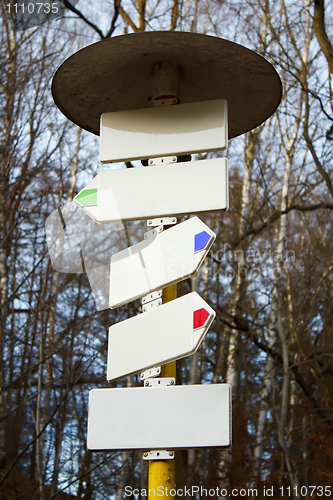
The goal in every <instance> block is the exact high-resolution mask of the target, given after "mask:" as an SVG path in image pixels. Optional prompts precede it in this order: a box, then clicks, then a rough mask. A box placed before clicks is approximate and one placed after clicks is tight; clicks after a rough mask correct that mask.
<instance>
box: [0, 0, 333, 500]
mask: <svg viewBox="0 0 333 500" xmlns="http://www.w3.org/2000/svg"><path fill="white" fill-rule="evenodd" d="M8 1H9V0H2V3H1V10H2V16H1V20H0V37H1V42H0V65H1V66H0V67H1V73H0V95H1V100H0V113H1V130H0V141H1V142H0V155H1V158H0V165H1V175H0V192H1V204H0V219H1V221H0V284H1V295H0V302H1V317H0V356H1V363H0V389H1V392H0V398H1V399H0V472H1V474H0V485H1V487H0V495H1V498H21V497H22V496H23V495H24V494H25V495H26V497H24V496H23V498H32V497H34V498H41V499H44V498H48V499H50V498H53V497H57V496H58V497H60V498H61V497H62V495H63V494H64V493H66V494H68V495H74V496H75V497H77V498H86V499H91V500H92V499H94V500H95V499H96V500H97V499H98V500H99V499H101V498H115V499H116V500H120V499H121V498H123V497H124V488H125V486H126V485H130V486H132V487H133V488H134V487H135V488H141V487H146V485H147V470H146V463H145V462H143V461H142V459H141V457H140V453H139V452H136V451H134V452H123V453H120V452H117V453H90V452H89V451H87V450H86V427H87V399H88V393H89V390H90V389H92V388H95V387H107V386H108V383H107V382H106V364H107V363H106V355H107V332H108V328H109V326H110V325H112V324H114V323H115V322H118V321H120V320H123V319H126V318H128V317H131V316H134V315H135V314H137V313H138V312H139V310H140V304H139V302H138V301H137V302H133V303H130V304H128V305H126V306H123V307H120V308H118V309H115V310H112V311H111V310H109V309H103V310H98V308H97V307H96V304H95V301H94V296H93V294H92V291H91V288H90V285H89V280H88V277H87V274H86V273H84V272H76V273H59V272H57V271H55V270H54V269H53V267H52V265H51V262H50V259H49V255H48V250H47V244H46V234H45V221H46V219H47V217H48V216H49V215H50V214H51V213H52V212H54V211H55V210H57V209H58V207H61V206H64V205H66V203H68V202H69V201H71V200H72V199H73V197H74V196H75V195H76V194H77V193H78V192H79V191H80V190H81V189H82V188H83V187H84V186H85V185H86V184H87V183H88V182H89V180H91V179H92V178H93V177H94V176H95V175H96V173H97V172H98V171H101V170H102V169H107V168H108V166H107V165H106V166H105V165H104V166H101V165H99V163H98V140H97V138H96V137H94V136H92V134H89V133H88V132H86V131H84V130H81V129H80V128H78V127H77V126H75V125H74V124H72V123H71V122H69V121H68V120H66V119H65V117H64V116H63V115H62V114H61V113H60V112H59V111H58V109H57V108H56V106H55V104H54V102H53V100H52V96H51V80H52V76H53V74H54V72H55V71H56V69H57V67H58V66H59V65H60V64H61V63H62V62H63V61H64V60H65V59H66V58H67V57H69V56H70V55H71V54H72V53H74V52H76V51H77V50H79V49H80V48H83V47H85V46H86V45H89V44H91V43H94V42H97V41H99V40H101V39H104V38H108V37H111V36H117V35H121V34H124V33H131V32H133V31H134V32H137V31H143V30H149V31H152V30H178V31H192V32H198V33H204V34H208V35H213V36H217V37H222V38H226V39H228V40H231V41H234V42H237V43H239V44H242V45H244V46H246V47H248V48H250V49H252V50H254V51H256V52H257V53H259V54H261V55H262V56H264V57H265V58H266V59H267V60H268V61H270V62H271V63H272V64H273V66H274V67H275V69H276V70H277V72H278V73H279V75H280V77H281V80H282V82H283V87H284V94H283V98H282V102H281V105H280V106H279V108H278V110H277V112H276V113H275V114H274V115H273V116H272V117H271V118H270V119H269V120H268V121H267V122H266V123H264V124H262V125H261V126H260V127H258V128H257V129H255V130H253V131H251V132H249V133H247V134H246V135H245V136H242V137H239V138H235V139H233V140H232V141H230V145H229V150H228V158H229V167H230V170H229V175H230V209H229V211H227V212H225V213H216V214H211V215H205V216H204V217H203V220H204V221H205V222H206V223H207V224H208V226H209V227H211V228H212V229H213V230H214V231H215V232H216V235H217V238H216V242H215V244H214V246H213V248H212V250H211V252H210V254H209V256H208V258H207V259H206V262H205V264H204V266H203V267H202V269H201V270H200V272H199V273H198V275H197V276H196V277H195V278H193V279H188V280H185V281H184V282H182V283H180V284H179V285H178V294H179V295H183V294H184V293H187V292H189V291H191V290H197V291H199V293H200V294H201V295H202V296H203V297H204V299H205V300H206V301H207V302H208V303H209V304H210V305H211V306H212V307H213V309H214V310H215V311H216V319H215V321H214V323H213V325H212V327H211V329H210V331H209V333H208V334H207V336H206V338H205V340H204V342H203V344H202V346H201V347H200V349H199V351H198V353H197V354H196V355H194V356H192V357H189V358H185V359H182V360H180V361H179V362H177V383H179V384H189V383H217V382H228V383H229V384H231V386H232V394H233V446H232V448H231V449H228V450H225V449H200V450H192V451H183V452H179V453H177V485H178V486H182V485H183V486H184V485H187V486H190V485H204V486H205V487H206V488H210V487H211V488H216V487H217V486H218V487H226V488H229V487H239V488H246V487H258V492H259V496H258V498H260V491H262V487H263V485H264V486H266V487H267V488H268V487H271V486H274V487H276V488H280V487H281V486H283V487H284V488H286V487H288V486H289V487H291V489H290V490H289V491H290V494H289V495H288V496H290V497H293V498H301V497H302V498H310V497H311V489H310V486H311V485H314V486H322V487H325V486H333V434H332V424H333V420H332V419H333V404H332V401H333V399H332V393H333V335H332V334H333V308H332V296H333V289H332V285H333V283H332V279H333V273H332V246H333V245H332V230H333V227H332V223H333V220H332V214H333V212H332V210H333V184H332V157H333V150H332V146H333V100H332V72H333V50H332V45H331V43H330V36H332V34H333V6H332V2H331V1H328V0H327V1H326V3H325V5H324V0H315V1H310V0H276V1H274V2H273V1H272V0H243V1H234V0H114V1H106V0H100V1H98V2H89V1H88V0H80V1H79V3H77V4H76V6H75V7H74V6H73V5H72V4H70V3H69V2H68V1H67V0H65V6H66V11H65V15H64V16H62V17H61V18H59V19H56V20H53V21H51V22H46V23H44V24H42V25H41V26H37V27H35V28H30V29H26V30H22V29H18V28H19V27H18V26H17V23H15V16H13V15H12V14H9V12H8V10H9V9H8ZM6 2H7V3H6ZM13 4H14V2H12V5H13ZM226 78H227V75H226ZM110 84H112V82H110ZM134 87H135V81H134V82H133V88H134ZM206 156H207V155H201V156H200V158H204V157H206ZM209 156H210V157H211V156H214V155H212V154H210V155H209ZM118 167H119V168H133V167H137V164H134V165H133V164H131V163H127V164H122V165H118ZM212 182H214V179H212ZM117 234H118V236H119V241H114V242H113V245H114V246H113V249H112V250H113V252H116V251H117V250H119V248H120V246H121V245H124V244H125V246H127V245H128V244H133V243H134V242H135V241H137V239H136V238H137V237H138V236H137V233H136V232H135V227H134V228H133V227H131V228H129V227H126V226H123V233H121V234H120V233H117ZM124 242H125V243H124ZM79 270H80V269H78V270H77V271H79ZM81 270H82V271H83V269H81ZM115 385H116V386H119V387H120V386H128V385H132V386H140V385H142V384H141V382H140V380H139V378H138V376H133V377H130V378H128V379H124V380H121V381H119V382H117V383H114V384H113V386H115ZM199 404H200V403H199V402H198V405H199ZM157 411H158V409H157ZM138 418H146V416H145V415H138ZM176 418H177V416H175V417H174V419H176ZM207 425H209V422H207ZM302 486H303V490H301V487H302ZM260 487H261V490H260ZM304 488H306V489H304ZM9 490H10V491H11V492H10V491H9ZM318 491H319V490H317V492H318ZM326 492H328V490H326ZM29 495H30V497H29ZM324 496H325V494H324ZM326 496H329V495H326ZM312 497H314V496H312Z"/></svg>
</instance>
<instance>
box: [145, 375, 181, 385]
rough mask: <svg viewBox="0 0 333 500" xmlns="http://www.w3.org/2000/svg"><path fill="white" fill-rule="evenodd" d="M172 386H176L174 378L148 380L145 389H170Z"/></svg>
mask: <svg viewBox="0 0 333 500" xmlns="http://www.w3.org/2000/svg"><path fill="white" fill-rule="evenodd" d="M170 385H175V379H174V377H170V378H167V377H163V378H147V380H145V387H169V386H170Z"/></svg>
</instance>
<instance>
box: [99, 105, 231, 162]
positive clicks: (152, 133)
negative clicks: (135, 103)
mask: <svg viewBox="0 0 333 500" xmlns="http://www.w3.org/2000/svg"><path fill="white" fill-rule="evenodd" d="M227 145H228V115H227V101H226V100H225V99H217V100H213V101H203V102H194V103H189V104H179V105H176V106H159V107H156V108H154V107H152V108H144V109H134V110H130V111H117V112H112V113H103V114H102V115H101V125H100V156H99V159H100V162H101V163H110V162H118V161H127V160H138V159H146V158H156V157H158V156H170V155H184V154H190V153H203V152H208V151H218V150H221V149H225V148H226V147H227Z"/></svg>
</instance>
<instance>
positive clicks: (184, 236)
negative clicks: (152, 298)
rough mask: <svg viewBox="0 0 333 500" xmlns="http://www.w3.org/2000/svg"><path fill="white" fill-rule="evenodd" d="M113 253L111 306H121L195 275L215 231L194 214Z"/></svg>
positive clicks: (150, 232) (151, 232)
mask: <svg viewBox="0 0 333 500" xmlns="http://www.w3.org/2000/svg"><path fill="white" fill-rule="evenodd" d="M146 236H147V238H146V239H145V240H144V241H141V242H140V243H137V244H136V245H133V246H131V247H129V248H126V249H125V250H122V251H121V252H118V253H115V254H113V255H112V257H111V275H110V295H109V297H110V307H111V308H113V307H118V306H120V305H122V304H126V303H127V302H130V301H131V300H135V299H137V298H139V297H142V296H144V295H147V294H148V293H150V292H153V291H154V290H159V289H160V288H164V287H166V286H169V285H171V284H172V283H177V282H178V281H181V280H182V279H185V278H187V277H189V276H192V275H193V274H195V273H196V271H197V270H198V269H199V267H200V266H201V264H202V262H203V260H204V258H205V257H206V255H207V253H208V252H209V249H210V248H211V246H212V244H213V242H214V240H215V233H214V232H213V231H212V230H211V229H209V228H208V227H207V226H206V224H204V223H203V222H201V220H200V219H198V217H192V218H191V219H188V220H186V221H185V222H182V223H180V224H177V225H176V226H173V227H171V228H170V229H167V230H166V231H163V232H161V233H158V232H157V230H156V229H153V230H152V231H149V232H148V233H147V234H146Z"/></svg>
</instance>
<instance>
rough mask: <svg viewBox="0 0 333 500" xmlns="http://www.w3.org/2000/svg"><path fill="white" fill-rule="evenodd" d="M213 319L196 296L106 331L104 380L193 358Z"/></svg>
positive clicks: (152, 311)
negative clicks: (106, 361)
mask: <svg viewBox="0 0 333 500" xmlns="http://www.w3.org/2000/svg"><path fill="white" fill-rule="evenodd" d="M214 317H215V311H214V310H213V309H212V308H211V307H210V306H209V305H208V304H207V303H206V302H205V301H204V300H203V299H202V298H201V297H200V295H198V294H197V293H196V292H192V293H189V294H187V295H184V296H183V297H180V298H178V299H176V300H173V301H171V302H168V303H167V304H163V305H162V306H160V307H157V308H155V309H151V310H150V311H149V312H146V313H143V314H138V315H137V316H134V317H132V318H130V319H127V320H125V321H121V322H120V323H116V324H115V325H113V326H111V327H110V329H109V344H108V368H107V379H108V380H115V379H118V378H121V377H126V376H127V375H130V374H132V373H137V372H139V371H144V370H147V369H148V368H151V367H153V366H156V365H160V364H164V363H168V362H169V361H172V360H175V359H180V358H183V357H185V356H189V355H190V354H193V353H194V352H195V351H196V350H197V349H198V347H199V345H200V343H201V341H202V339H203V338H204V336H205V334H206V332H207V331H208V328H209V327H210V325H211V323H212V321H213V319H214Z"/></svg>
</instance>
